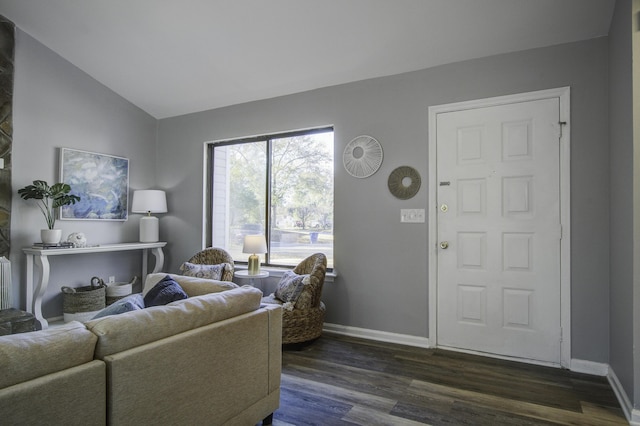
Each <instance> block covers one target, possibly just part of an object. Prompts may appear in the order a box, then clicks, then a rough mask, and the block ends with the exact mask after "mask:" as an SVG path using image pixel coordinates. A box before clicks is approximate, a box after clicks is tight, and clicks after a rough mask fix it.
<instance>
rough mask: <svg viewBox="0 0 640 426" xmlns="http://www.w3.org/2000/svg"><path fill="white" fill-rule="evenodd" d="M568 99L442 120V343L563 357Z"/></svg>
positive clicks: (439, 123) (518, 354) (439, 337)
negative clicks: (563, 169) (563, 114)
mask: <svg viewBox="0 0 640 426" xmlns="http://www.w3.org/2000/svg"><path fill="white" fill-rule="evenodd" d="M560 121H561V120H560V102H559V99H558V98H550V99H541V100H532V101H526V102H517V103H511V104H506V105H496V106H489V107H482V108H474V109H467V110H461V111H451V112H443V113H439V114H437V117H436V126H437V129H436V150H437V160H436V161H437V166H436V167H437V171H436V182H435V185H436V186H437V195H436V199H437V213H436V214H437V219H436V220H437V248H436V250H437V251H436V256H437V278H436V280H437V344H438V346H444V347H451V348H457V349H463V350H471V351H478V352H486V353H489V354H496V355H501V356H508V357H517V358H524V359H528V360H534V361H541V362H548V363H552V364H558V365H559V364H560V363H561V337H562V336H561V285H560V283H561V279H560V277H561V269H560V266H561V262H560V259H561V253H560V243H561V237H562V229H561V211H560V132H561V130H562V129H561V126H560V123H559V122H560Z"/></svg>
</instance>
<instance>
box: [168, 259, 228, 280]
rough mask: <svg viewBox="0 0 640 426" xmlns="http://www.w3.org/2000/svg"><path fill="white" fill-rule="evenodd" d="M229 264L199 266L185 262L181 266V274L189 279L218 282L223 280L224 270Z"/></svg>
mask: <svg viewBox="0 0 640 426" xmlns="http://www.w3.org/2000/svg"><path fill="white" fill-rule="evenodd" d="M226 265H228V264H227V263H220V264H218V265H199V264H197V263H189V262H184V263H183V264H182V266H180V273H182V275H186V276H188V277H198V278H207V279H210V280H218V281H220V279H221V278H222V274H224V268H225V266H226Z"/></svg>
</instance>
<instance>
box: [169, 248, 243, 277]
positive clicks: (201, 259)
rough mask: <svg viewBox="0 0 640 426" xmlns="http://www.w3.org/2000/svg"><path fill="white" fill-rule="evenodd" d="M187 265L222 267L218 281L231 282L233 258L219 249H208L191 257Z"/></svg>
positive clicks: (233, 265) (233, 267) (233, 266)
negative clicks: (222, 270)
mask: <svg viewBox="0 0 640 426" xmlns="http://www.w3.org/2000/svg"><path fill="white" fill-rule="evenodd" d="M187 263H192V264H197V265H224V272H223V273H222V275H221V276H220V281H231V280H233V272H234V269H235V264H234V262H233V257H231V255H230V254H229V252H228V251H226V250H225V249H222V248H220V247H208V248H206V249H204V250H201V251H199V252H198V253H196V254H194V255H193V256H191V259H189V260H188V261H187ZM181 271H182V268H181Z"/></svg>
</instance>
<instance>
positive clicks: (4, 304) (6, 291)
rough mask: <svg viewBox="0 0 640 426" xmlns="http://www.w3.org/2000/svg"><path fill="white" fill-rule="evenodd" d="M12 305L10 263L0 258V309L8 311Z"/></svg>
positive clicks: (4, 258)
mask: <svg viewBox="0 0 640 426" xmlns="http://www.w3.org/2000/svg"><path fill="white" fill-rule="evenodd" d="M12 305H13V294H12V286H11V262H9V259H7V258H6V257H4V256H2V257H0V309H8V308H11V307H12Z"/></svg>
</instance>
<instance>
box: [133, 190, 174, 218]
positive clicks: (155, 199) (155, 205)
mask: <svg viewBox="0 0 640 426" xmlns="http://www.w3.org/2000/svg"><path fill="white" fill-rule="evenodd" d="M131 212H132V213H166V212H167V196H166V194H165V192H164V191H160V190H157V189H145V190H139V191H133V202H132V203H131Z"/></svg>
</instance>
